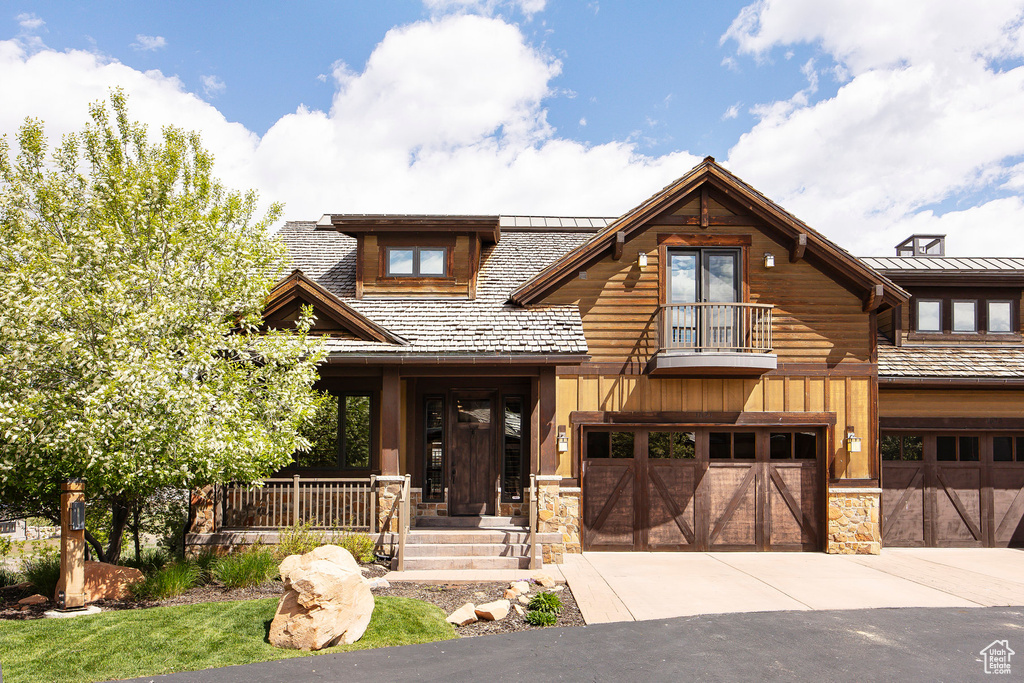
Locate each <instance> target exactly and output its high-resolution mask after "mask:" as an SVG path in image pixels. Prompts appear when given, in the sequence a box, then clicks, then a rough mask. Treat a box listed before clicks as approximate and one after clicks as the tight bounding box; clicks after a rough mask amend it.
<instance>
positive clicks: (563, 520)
mask: <svg viewBox="0 0 1024 683" xmlns="http://www.w3.org/2000/svg"><path fill="white" fill-rule="evenodd" d="M561 481H562V477H560V476H558V475H540V476H538V477H537V490H538V494H537V531H538V533H544V534H550V533H557V534H559V536H560V537H561V538H560V542H558V543H541V551H542V553H543V559H544V562H547V563H549V564H561V563H562V559H563V555H564V554H565V553H579V552H581V551H582V548H581V546H580V492H581V489H579V488H562V487H561V486H560V483H561Z"/></svg>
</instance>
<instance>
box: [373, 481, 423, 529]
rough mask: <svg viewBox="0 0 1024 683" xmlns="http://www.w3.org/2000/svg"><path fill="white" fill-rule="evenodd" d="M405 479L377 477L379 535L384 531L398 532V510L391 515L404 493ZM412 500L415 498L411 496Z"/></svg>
mask: <svg viewBox="0 0 1024 683" xmlns="http://www.w3.org/2000/svg"><path fill="white" fill-rule="evenodd" d="M404 481H405V477H384V476H378V477H377V533H381V532H384V531H394V532H397V531H398V510H395V514H394V515H392V514H391V508H393V507H394V505H395V502H396V501H397V500H398V494H399V493H401V491H402V483H403V482H404ZM411 494H412V490H411V489H410V496H409V497H410V499H411V500H414V499H415V498H414V497H413V496H412V495H411ZM389 517H390V519H389Z"/></svg>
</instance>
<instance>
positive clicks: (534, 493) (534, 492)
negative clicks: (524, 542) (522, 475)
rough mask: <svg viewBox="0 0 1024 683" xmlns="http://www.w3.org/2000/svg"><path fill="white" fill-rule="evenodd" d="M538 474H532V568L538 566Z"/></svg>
mask: <svg viewBox="0 0 1024 683" xmlns="http://www.w3.org/2000/svg"><path fill="white" fill-rule="evenodd" d="M537 514H538V511H537V475H536V474H531V475H530V569H538V567H537Z"/></svg>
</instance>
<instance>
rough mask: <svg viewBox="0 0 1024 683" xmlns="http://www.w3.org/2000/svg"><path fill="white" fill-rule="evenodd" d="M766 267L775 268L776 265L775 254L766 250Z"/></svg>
mask: <svg viewBox="0 0 1024 683" xmlns="http://www.w3.org/2000/svg"><path fill="white" fill-rule="evenodd" d="M764 267H765V268H774V267H775V254H773V253H771V252H770V251H766V252H764Z"/></svg>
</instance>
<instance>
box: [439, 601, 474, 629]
mask: <svg viewBox="0 0 1024 683" xmlns="http://www.w3.org/2000/svg"><path fill="white" fill-rule="evenodd" d="M445 621H447V622H448V623H451V624H455V625H456V626H468V625H469V624H472V623H475V622H477V621H478V619H477V616H476V605H474V604H473V603H471V602H467V603H466V604H465V605H463V606H462V607H460V608H459V609H457V610H455V611H454V612H452V613H451V614H449V615H448V618H447V619H445Z"/></svg>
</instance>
